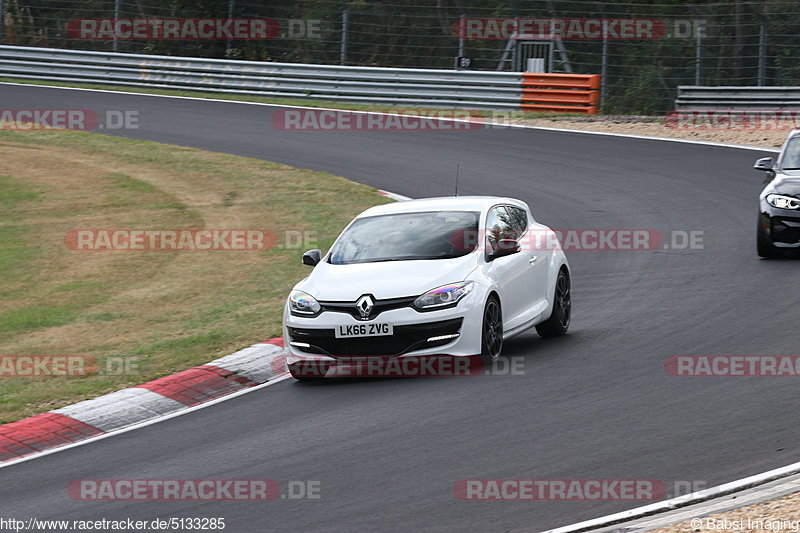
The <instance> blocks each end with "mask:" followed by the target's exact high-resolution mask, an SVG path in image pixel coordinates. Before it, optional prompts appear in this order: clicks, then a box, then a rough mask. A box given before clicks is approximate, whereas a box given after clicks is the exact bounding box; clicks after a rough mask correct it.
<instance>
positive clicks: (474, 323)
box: [284, 295, 483, 365]
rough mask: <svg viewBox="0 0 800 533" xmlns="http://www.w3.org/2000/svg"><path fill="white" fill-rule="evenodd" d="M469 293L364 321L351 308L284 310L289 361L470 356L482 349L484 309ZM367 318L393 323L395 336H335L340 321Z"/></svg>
mask: <svg viewBox="0 0 800 533" xmlns="http://www.w3.org/2000/svg"><path fill="white" fill-rule="evenodd" d="M471 296H474V295H469V296H468V297H467V298H465V299H464V300H462V301H461V302H459V304H458V305H457V306H456V307H453V308H450V309H442V310H438V311H429V312H424V313H422V312H419V311H416V310H415V309H413V308H411V307H404V308H400V309H392V310H389V311H385V312H383V313H381V314H380V315H379V316H378V317H377V318H375V319H372V320H368V321H361V320H358V319H356V318H355V317H353V316H351V315H350V314H348V313H341V312H331V311H327V312H324V313H322V314H320V315H319V316H316V317H313V318H307V317H297V316H294V315H292V314H291V313H289V310H288V306H286V308H285V310H284V344H285V346H286V352H287V363H288V364H290V365H291V364H293V363H296V362H299V361H309V360H314V361H328V362H335V361H337V359H338V358H352V357H370V356H381V357H385V356H390V357H414V356H420V355H457V356H470V355H476V354H479V353H480V350H481V347H480V346H481V331H482V329H481V327H482V322H483V320H482V318H483V312H482V309H476V307H475V305H474V304H473V303H472V302H473V301H474V300H475V299H474V298H471ZM368 323H387V324H392V326H393V329H394V333H393V335H386V336H377V337H355V338H341V339H337V338H336V337H335V334H334V331H335V328H337V327H338V326H340V325H342V326H347V325H354V324H368Z"/></svg>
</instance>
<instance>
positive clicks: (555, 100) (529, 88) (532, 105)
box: [520, 73, 600, 115]
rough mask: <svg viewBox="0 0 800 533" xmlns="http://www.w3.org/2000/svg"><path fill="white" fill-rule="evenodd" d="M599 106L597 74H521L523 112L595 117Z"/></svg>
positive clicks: (598, 79) (598, 77) (598, 78)
mask: <svg viewBox="0 0 800 533" xmlns="http://www.w3.org/2000/svg"><path fill="white" fill-rule="evenodd" d="M599 103H600V75H599V74H535V73H523V74H522V104H521V106H520V107H522V109H524V110H527V111H568V112H571V113H588V114H590V115H595V114H597V111H598V105H599Z"/></svg>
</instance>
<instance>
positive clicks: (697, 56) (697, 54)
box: [694, 21, 706, 85]
mask: <svg viewBox="0 0 800 533" xmlns="http://www.w3.org/2000/svg"><path fill="white" fill-rule="evenodd" d="M695 28H696V30H695V31H696V32H697V35H696V36H695V45H694V84H695V85H700V60H701V58H702V53H701V52H702V47H703V32H705V28H706V25H705V21H700V23H699V24H697V25H696V26H695Z"/></svg>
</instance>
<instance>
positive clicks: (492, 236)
mask: <svg viewBox="0 0 800 533" xmlns="http://www.w3.org/2000/svg"><path fill="white" fill-rule="evenodd" d="M511 220H512V217H511V215H510V214H509V213H508V211H507V210H506V208H505V207H503V206H497V207H493V208H492V209H491V210H490V211H489V214H488V215H486V250H487V251H493V250H495V249H496V248H497V241H499V240H500V239H515V238H516V233H517V232H516V230H515V229H514V227H513V225H512V224H511Z"/></svg>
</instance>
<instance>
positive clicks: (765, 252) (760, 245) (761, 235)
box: [756, 225, 783, 259]
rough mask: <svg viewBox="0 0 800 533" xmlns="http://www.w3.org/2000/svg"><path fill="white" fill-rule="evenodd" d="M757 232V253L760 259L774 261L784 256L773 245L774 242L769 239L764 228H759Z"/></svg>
mask: <svg viewBox="0 0 800 533" xmlns="http://www.w3.org/2000/svg"><path fill="white" fill-rule="evenodd" d="M756 231H757V237H756V252H757V253H758V256H759V257H764V258H767V259H774V258H776V257H781V256H782V255H783V253H782V252H781V251H780V250H779V249H778V248H776V247H775V245H773V244H772V240H771V239H770V238H769V237H767V233H766V230H764V228H762V227H760V225H759V228H758V230H756Z"/></svg>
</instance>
